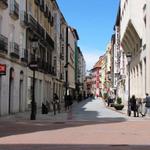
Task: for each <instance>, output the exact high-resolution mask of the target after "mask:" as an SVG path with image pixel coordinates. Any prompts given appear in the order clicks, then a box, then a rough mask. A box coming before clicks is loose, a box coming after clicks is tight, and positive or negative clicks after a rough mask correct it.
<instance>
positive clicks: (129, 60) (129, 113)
mask: <svg viewBox="0 0 150 150" xmlns="http://www.w3.org/2000/svg"><path fill="white" fill-rule="evenodd" d="M126 57H127V61H128V115H129V116H130V115H131V108H130V103H129V102H130V63H131V58H132V54H131V53H130V52H128V53H127V55H126Z"/></svg>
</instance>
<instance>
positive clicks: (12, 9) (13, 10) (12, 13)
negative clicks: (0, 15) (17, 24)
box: [10, 0, 19, 20]
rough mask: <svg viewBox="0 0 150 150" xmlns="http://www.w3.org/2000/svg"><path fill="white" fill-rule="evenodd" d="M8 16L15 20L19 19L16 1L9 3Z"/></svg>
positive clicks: (12, 0)
mask: <svg viewBox="0 0 150 150" xmlns="http://www.w3.org/2000/svg"><path fill="white" fill-rule="evenodd" d="M10 16H11V17H12V18H13V19H15V20H17V19H19V4H18V3H17V2H16V0H11V1H10Z"/></svg>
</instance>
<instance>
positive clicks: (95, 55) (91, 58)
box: [83, 50, 102, 70]
mask: <svg viewBox="0 0 150 150" xmlns="http://www.w3.org/2000/svg"><path fill="white" fill-rule="evenodd" d="M83 55H84V58H85V61H86V70H90V69H92V67H93V66H94V64H95V63H96V62H97V61H98V60H99V57H100V56H101V55H102V54H101V51H98V50H93V51H85V52H83Z"/></svg>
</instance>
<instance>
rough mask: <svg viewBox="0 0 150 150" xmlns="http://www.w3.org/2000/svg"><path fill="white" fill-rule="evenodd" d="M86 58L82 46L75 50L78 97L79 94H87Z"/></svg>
mask: <svg viewBox="0 0 150 150" xmlns="http://www.w3.org/2000/svg"><path fill="white" fill-rule="evenodd" d="M85 69H86V65H85V59H84V56H83V54H82V51H81V50H80V47H77V49H76V52H75V82H76V90H77V91H76V92H77V93H76V96H77V97H78V96H79V94H80V95H82V97H83V96H84V95H85V89H84V81H85V76H86V73H85Z"/></svg>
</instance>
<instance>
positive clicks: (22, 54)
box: [21, 49, 28, 62]
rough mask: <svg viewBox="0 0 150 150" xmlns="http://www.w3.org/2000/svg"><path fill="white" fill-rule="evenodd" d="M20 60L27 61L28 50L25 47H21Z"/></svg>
mask: <svg viewBox="0 0 150 150" xmlns="http://www.w3.org/2000/svg"><path fill="white" fill-rule="evenodd" d="M21 61H22V62H28V51H27V50H26V49H22V53H21Z"/></svg>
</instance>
